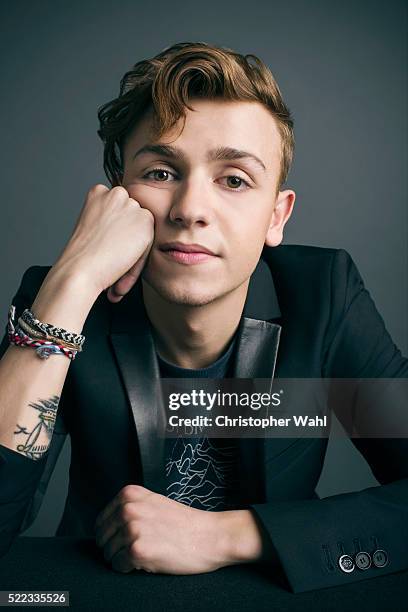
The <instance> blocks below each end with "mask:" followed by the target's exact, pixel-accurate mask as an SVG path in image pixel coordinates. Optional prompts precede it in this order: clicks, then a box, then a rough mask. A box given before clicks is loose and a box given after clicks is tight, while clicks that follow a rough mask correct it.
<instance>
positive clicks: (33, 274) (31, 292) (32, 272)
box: [14, 265, 52, 299]
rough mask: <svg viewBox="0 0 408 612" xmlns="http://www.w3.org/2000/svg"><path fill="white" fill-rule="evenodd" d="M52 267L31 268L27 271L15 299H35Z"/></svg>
mask: <svg viewBox="0 0 408 612" xmlns="http://www.w3.org/2000/svg"><path fill="white" fill-rule="evenodd" d="M51 268H52V266H36V265H34V266H30V267H29V268H27V269H26V270H25V272H24V273H23V276H22V278H21V281H20V286H19V288H18V289H17V292H16V295H15V296H14V297H22V298H26V299H32V298H34V297H35V296H36V295H37V293H38V291H39V289H40V287H41V285H42V284H43V282H44V279H45V277H46V276H47V274H48V272H49V271H50V270H51Z"/></svg>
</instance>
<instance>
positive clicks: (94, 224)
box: [58, 185, 154, 302]
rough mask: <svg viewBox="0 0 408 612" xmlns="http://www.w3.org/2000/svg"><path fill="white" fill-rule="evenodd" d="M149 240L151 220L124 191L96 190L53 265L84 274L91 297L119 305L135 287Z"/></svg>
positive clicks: (115, 188) (103, 186)
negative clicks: (99, 296)
mask: <svg viewBox="0 0 408 612" xmlns="http://www.w3.org/2000/svg"><path fill="white" fill-rule="evenodd" d="M153 238H154V217H153V215H152V213H151V212H150V211H149V210H147V209H146V208H142V207H141V206H140V204H139V203H138V202H137V201H136V200H134V199H132V198H130V197H129V194H128V192H127V191H126V189H125V188H124V187H113V188H112V189H108V187H106V186H105V185H95V186H94V187H92V188H91V189H90V190H89V192H88V194H87V197H86V200H85V203H84V206H83V208H82V210H81V213H80V216H79V218H78V220H77V222H76V225H75V228H74V231H73V233H72V236H71V238H70V239H69V241H68V243H67V245H66V246H65V248H64V250H63V251H62V253H61V255H60V256H59V260H58V263H59V264H60V265H63V266H67V267H68V268H72V269H74V270H80V271H81V274H82V275H84V274H85V275H86V277H87V279H88V281H89V283H90V284H91V285H92V287H93V289H94V290H95V291H96V293H98V294H99V293H101V291H104V290H106V289H108V293H107V296H108V299H109V300H110V301H111V302H118V301H119V300H121V299H122V297H123V296H124V295H125V294H126V293H128V291H129V290H130V289H131V288H132V286H133V285H134V284H135V282H136V280H137V279H138V277H139V275H140V273H141V271H142V269H143V266H144V264H145V262H146V259H147V256H148V254H149V251H150V248H151V246H152V243H153Z"/></svg>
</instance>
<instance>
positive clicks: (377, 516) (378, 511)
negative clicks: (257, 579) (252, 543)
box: [250, 479, 408, 593]
mask: <svg viewBox="0 0 408 612" xmlns="http://www.w3.org/2000/svg"><path fill="white" fill-rule="evenodd" d="M250 508H251V509H252V510H253V511H254V512H255V513H256V515H257V516H258V517H259V520H260V521H261V523H262V525H263V526H264V528H265V529H266V531H267V533H268V534H269V536H270V538H271V540H272V542H273V545H274V547H275V549H276V552H277V555H278V557H279V560H280V563H281V565H282V567H283V570H284V572H285V575H286V578H287V580H288V582H289V585H290V588H291V589H292V591H293V592H294V593H301V592H304V591H311V590H314V589H322V588H326V587H332V586H339V585H342V584H349V583H350V582H358V581H360V580H365V579H367V578H376V577H379V576H382V575H384V574H391V573H394V572H398V571H401V570H406V569H407V568H408V480H406V479H405V480H400V481H396V482H393V483H390V484H388V485H382V486H378V487H371V488H369V489H365V490H363V491H359V492H355V493H343V494H340V495H334V496H331V497H327V498H324V499H312V500H295V501H277V502H268V503H264V504H252V505H251V506H250ZM376 550H382V551H384V553H385V555H382V554H379V555H377V556H376V558H375V561H376V563H374V555H373V553H374V552H375V551H376ZM360 551H363V552H366V553H368V554H369V556H370V566H369V567H368V569H365V568H364V562H365V563H367V557H365V561H364V555H360V557H359V558H358V560H359V563H357V557H356V555H357V553H358V552H360ZM342 555H348V556H349V557H350V558H351V561H352V565H353V566H354V567H353V569H351V571H350V568H351V564H350V561H349V560H348V559H347V558H343V561H342V560H341V557H342ZM383 561H386V563H384V565H383V566H381V562H383ZM346 570H348V571H346Z"/></svg>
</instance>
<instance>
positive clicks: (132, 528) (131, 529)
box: [125, 520, 139, 541]
mask: <svg viewBox="0 0 408 612" xmlns="http://www.w3.org/2000/svg"><path fill="white" fill-rule="evenodd" d="M125 533H126V536H127V537H129V538H130V539H131V540H132V541H133V540H136V538H137V537H138V536H139V527H138V524H137V521H134V520H133V521H129V522H128V523H127V525H126V528H125Z"/></svg>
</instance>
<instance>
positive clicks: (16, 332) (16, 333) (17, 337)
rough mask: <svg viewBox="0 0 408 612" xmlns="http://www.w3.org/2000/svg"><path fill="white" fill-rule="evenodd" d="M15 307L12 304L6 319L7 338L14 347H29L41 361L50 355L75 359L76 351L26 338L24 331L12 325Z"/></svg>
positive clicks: (50, 342)
mask: <svg viewBox="0 0 408 612" xmlns="http://www.w3.org/2000/svg"><path fill="white" fill-rule="evenodd" d="M15 312H16V307H15V306H14V305H13V304H12V305H11V306H10V309H9V317H8V324H7V329H8V338H9V341H10V342H11V343H12V344H15V345H16V346H29V347H32V348H34V349H35V350H36V353H37V355H38V356H39V357H41V358H42V359H48V357H49V356H50V354H54V355H58V354H60V355H65V356H66V357H68V358H69V359H72V360H73V359H75V357H76V354H77V351H76V350H72V349H70V348H65V347H64V346H61V345H59V344H55V343H53V342H52V341H50V340H45V339H34V338H31V337H30V336H28V335H27V334H26V333H25V332H24V330H22V329H21V328H20V327H19V326H18V325H16V326H15V325H14V318H15Z"/></svg>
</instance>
